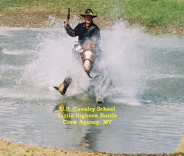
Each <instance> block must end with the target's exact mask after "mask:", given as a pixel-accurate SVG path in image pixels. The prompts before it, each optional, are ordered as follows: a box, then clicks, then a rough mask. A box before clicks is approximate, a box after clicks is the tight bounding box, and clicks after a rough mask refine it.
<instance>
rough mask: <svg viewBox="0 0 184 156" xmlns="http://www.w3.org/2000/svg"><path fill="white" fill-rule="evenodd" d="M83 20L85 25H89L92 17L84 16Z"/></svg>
mask: <svg viewBox="0 0 184 156" xmlns="http://www.w3.org/2000/svg"><path fill="white" fill-rule="evenodd" d="M84 20H85V22H86V23H87V24H91V22H92V20H93V17H92V16H84Z"/></svg>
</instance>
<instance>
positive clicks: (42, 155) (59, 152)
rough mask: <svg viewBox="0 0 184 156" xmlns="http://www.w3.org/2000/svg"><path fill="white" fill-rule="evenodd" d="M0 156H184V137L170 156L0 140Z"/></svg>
mask: <svg viewBox="0 0 184 156" xmlns="http://www.w3.org/2000/svg"><path fill="white" fill-rule="evenodd" d="M0 155H1V156H23V155H24V156H76V155H78V156H182V155H184V137H183V138H182V140H181V142H180V144H179V145H178V147H177V148H176V150H175V151H174V152H173V153H172V154H164V153H163V154H120V153H119V154H112V153H105V152H96V151H95V152H88V151H77V150H65V149H58V148H51V147H42V146H31V145H23V144H14V143H10V142H7V141H4V140H1V139H0Z"/></svg>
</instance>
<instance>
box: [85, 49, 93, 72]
mask: <svg viewBox="0 0 184 156" xmlns="http://www.w3.org/2000/svg"><path fill="white" fill-rule="evenodd" d="M93 61H94V52H93V51H91V50H85V51H84V52H83V53H82V63H83V67H84V70H85V71H86V72H90V70H91V68H92V65H93Z"/></svg>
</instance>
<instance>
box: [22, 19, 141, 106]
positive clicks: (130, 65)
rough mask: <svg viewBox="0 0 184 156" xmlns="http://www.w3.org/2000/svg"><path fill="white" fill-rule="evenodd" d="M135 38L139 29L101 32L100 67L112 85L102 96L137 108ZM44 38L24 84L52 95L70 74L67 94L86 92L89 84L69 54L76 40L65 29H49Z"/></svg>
mask: <svg viewBox="0 0 184 156" xmlns="http://www.w3.org/2000/svg"><path fill="white" fill-rule="evenodd" d="M50 20H51V24H52V25H55V26H56V27H57V26H58V25H57V22H58V19H54V18H51V19H50ZM48 22H49V21H48ZM60 22H61V21H59V25H60ZM74 23H76V21H74ZM72 25H73V24H72ZM138 34H139V30H138V29H136V28H135V29H128V28H127V27H126V25H125V23H123V22H121V23H118V24H116V25H115V26H113V27H112V28H111V30H102V31H101V35H102V40H101V45H100V46H101V48H102V51H103V59H102V61H101V62H99V64H100V65H101V66H103V67H104V68H105V69H107V70H106V74H107V76H108V78H110V79H111V80H112V82H113V87H111V88H106V89H107V90H104V93H103V94H104V95H105V96H106V97H107V99H108V100H109V101H111V102H117V101H118V102H120V103H124V104H125V103H126V104H130V105H139V102H138V101H137V100H136V94H137V90H138V88H139V85H138V81H137V79H138V72H137V70H138V68H139V67H138V66H139V63H138V61H137V60H138V56H137V49H136V47H135V45H136V44H135V42H136V41H137V38H138V36H139V35H138ZM43 36H44V37H43ZM43 36H42V39H43V41H42V42H41V43H39V45H38V48H37V49H38V59H37V60H35V61H33V62H32V63H31V64H29V65H27V66H26V68H25V73H24V77H23V80H26V82H30V85H34V86H37V87H38V86H39V87H40V88H49V90H50V91H51V92H53V89H52V88H53V86H54V85H59V84H60V83H61V82H62V81H63V79H64V77H65V76H66V75H67V72H68V71H70V72H72V73H73V77H74V78H73V79H74V81H73V85H72V86H71V89H69V90H68V93H67V94H68V95H69V96H71V95H75V94H80V93H84V92H87V91H88V88H89V86H90V81H91V80H90V79H89V78H88V77H87V75H86V73H85V72H84V70H83V68H82V66H81V62H80V61H79V62H78V61H77V60H75V59H74V58H73V57H72V52H71V50H72V46H73V44H74V43H75V42H76V41H77V38H71V37H69V36H68V35H66V32H65V30H64V28H59V29H58V27H57V28H55V29H48V30H47V33H46V34H44V35H43ZM108 91H109V92H108ZM129 99H130V103H129V102H128V101H129ZM132 101H134V102H132Z"/></svg>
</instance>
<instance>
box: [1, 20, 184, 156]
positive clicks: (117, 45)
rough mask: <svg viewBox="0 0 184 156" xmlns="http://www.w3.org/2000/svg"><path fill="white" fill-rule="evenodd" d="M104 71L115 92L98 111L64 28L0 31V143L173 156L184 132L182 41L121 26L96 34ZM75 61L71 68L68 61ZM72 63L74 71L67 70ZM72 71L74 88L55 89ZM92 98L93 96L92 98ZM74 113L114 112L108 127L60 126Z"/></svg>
mask: <svg viewBox="0 0 184 156" xmlns="http://www.w3.org/2000/svg"><path fill="white" fill-rule="evenodd" d="M101 36H102V40H101V47H102V51H103V52H104V58H103V61H102V62H101V65H102V66H105V67H107V68H108V77H110V78H111V79H112V82H113V87H112V88H110V89H108V91H109V90H110V91H109V92H108V93H107V91H105V92H104V94H106V101H105V103H104V104H103V105H102V106H100V107H101V108H109V107H112V108H115V110H113V111H109V112H107V111H105V112H102V111H100V112H97V111H95V112H90V111H81V112H80V111H79V110H74V108H75V107H76V106H77V107H82V108H96V106H98V105H97V104H96V102H95V98H94V93H93V92H91V93H89V92H88V87H89V85H90V83H91V80H90V79H89V78H88V77H87V75H86V74H85V73H84V72H83V69H82V68H81V65H80V64H79V63H78V64H77V63H76V62H75V60H73V58H72V53H71V48H72V45H73V43H74V42H75V41H76V40H77V39H76V38H71V37H69V36H67V35H66V33H65V31H64V29H63V28H62V27H61V28H53V29H41V28H40V29H26V28H6V29H1V30H0V138H2V139H5V140H8V141H12V142H16V143H25V144H32V145H43V146H49V147H58V148H65V149H79V150H91V151H94V150H95V151H103V152H114V153H170V152H172V151H173V150H174V149H175V148H176V146H177V144H178V143H179V141H180V138H181V136H182V132H184V122H183V120H184V111H183V106H184V95H183V93H184V61H183V60H184V44H183V43H184V38H183V37H175V36H150V35H148V34H144V33H142V32H141V31H140V30H139V29H137V28H132V29H128V28H126V26H125V25H124V23H119V24H117V25H115V26H113V27H112V28H110V29H105V30H102V31H101ZM73 62H75V63H73ZM71 64H72V65H71ZM71 67H72V70H73V72H74V73H75V75H76V79H77V80H76V82H75V83H74V84H73V86H71V88H69V90H68V92H67V94H66V96H65V97H62V96H61V95H60V94H59V93H57V92H56V91H55V90H54V89H53V86H55V85H59V84H60V83H61V82H62V80H63V79H64V77H65V76H66V74H67V71H68V69H69V68H71ZM89 94H90V95H89ZM63 106H65V108H66V110H65V112H64V114H67V113H66V112H67V109H70V110H69V112H70V113H71V114H73V115H76V113H83V114H84V113H86V114H88V115H89V114H95V115H98V117H99V115H100V113H107V114H111V113H114V114H115V115H116V117H114V118H105V117H101V118H100V117H99V118H95V119H93V118H86V119H85V120H89V121H91V120H96V121H97V120H100V121H101V122H102V120H103V119H108V120H109V119H112V122H111V123H110V124H100V125H93V124H89V125H82V124H64V123H63V121H74V120H76V121H78V122H79V120H81V118H67V117H66V118H62V117H58V113H60V114H62V113H63V112H61V110H59V108H63Z"/></svg>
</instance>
